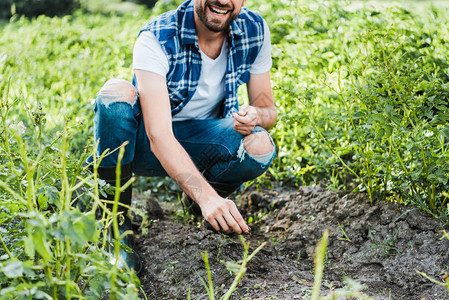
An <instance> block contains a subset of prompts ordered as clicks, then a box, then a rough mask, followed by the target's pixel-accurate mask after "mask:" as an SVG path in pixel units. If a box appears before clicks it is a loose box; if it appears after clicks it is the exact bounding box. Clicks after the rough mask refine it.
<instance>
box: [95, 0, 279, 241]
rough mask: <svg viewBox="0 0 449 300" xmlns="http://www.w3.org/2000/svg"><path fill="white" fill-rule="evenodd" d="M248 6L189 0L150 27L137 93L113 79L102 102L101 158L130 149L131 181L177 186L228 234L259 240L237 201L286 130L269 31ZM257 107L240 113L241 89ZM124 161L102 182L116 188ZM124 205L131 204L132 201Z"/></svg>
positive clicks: (137, 61) (136, 59)
mask: <svg viewBox="0 0 449 300" xmlns="http://www.w3.org/2000/svg"><path fill="white" fill-rule="evenodd" d="M245 1H246V0H187V1H186V2H184V3H183V4H181V5H180V6H179V8H178V9H177V10H174V11H170V12H167V13H164V14H162V15H160V16H159V17H157V18H156V19H154V20H152V21H150V22H149V23H147V24H146V25H145V26H144V27H143V29H142V30H141V31H140V33H139V37H138V39H137V41H136V44H135V47H134V56H133V70H134V73H135V74H134V75H135V76H134V79H133V84H134V85H131V84H130V83H129V82H127V81H124V80H120V79H113V80H109V81H108V82H107V83H106V84H105V85H104V86H103V88H102V89H101V91H100V92H99V94H98V98H97V99H96V105H95V112H96V115H95V120H94V133H95V139H99V148H98V153H99V154H100V153H102V152H103V151H104V150H105V149H108V148H109V149H115V148H117V147H118V146H120V145H121V144H122V143H123V142H124V141H129V143H128V144H127V145H126V148H125V156H124V158H123V161H122V177H123V181H122V184H123V182H124V180H126V178H129V177H130V176H131V174H132V172H134V173H135V174H137V175H143V176H166V175H169V176H170V177H171V178H173V179H174V180H175V181H176V182H177V183H178V184H179V186H180V187H181V188H182V190H183V191H184V192H185V194H186V195H187V196H188V197H190V199H192V200H193V201H194V202H195V203H196V204H198V206H199V208H200V210H201V213H202V215H203V216H204V218H205V220H207V222H209V223H210V224H211V225H212V227H213V228H214V229H215V230H217V231H219V230H224V231H226V232H231V231H234V232H236V233H238V234H241V233H245V234H248V233H249V232H250V228H249V227H248V225H247V224H246V223H245V221H244V219H243V218H242V216H241V214H240V212H239V211H238V209H237V207H236V205H235V204H234V202H233V201H232V200H229V199H226V197H227V196H228V195H230V194H231V193H232V192H233V191H234V190H235V189H236V188H238V187H239V186H240V185H241V184H242V183H243V182H245V181H248V180H251V179H254V178H256V177H257V176H259V175H261V174H262V173H263V172H265V171H266V170H267V169H268V167H269V165H270V164H271V161H272V159H273V157H274V156H275V149H274V144H273V141H272V139H271V137H270V135H269V134H268V133H267V131H266V130H267V129H269V128H270V127H271V126H273V124H274V123H275V121H276V118H277V113H276V109H275V107H274V103H273V98H272V92H271V84H270V75H269V70H270V68H271V44H270V34H269V29H268V26H267V24H266V22H265V21H264V20H263V19H262V18H261V17H260V16H259V15H258V14H257V13H254V12H251V11H249V10H247V9H246V8H243V5H244V3H245ZM244 83H247V90H248V98H249V105H242V106H241V107H240V108H239V106H238V101H237V89H238V87H239V85H241V84H244ZM116 165H117V154H116V153H115V154H112V155H109V156H107V157H106V158H105V159H104V160H103V161H102V163H101V168H100V177H101V178H103V179H105V180H108V181H109V182H110V183H111V184H112V185H113V184H114V183H115V182H114V179H115V173H114V171H115V166H116ZM120 201H121V202H122V203H125V204H130V201H131V192H130V191H129V190H128V191H126V192H125V193H123V194H122V195H121V199H120Z"/></svg>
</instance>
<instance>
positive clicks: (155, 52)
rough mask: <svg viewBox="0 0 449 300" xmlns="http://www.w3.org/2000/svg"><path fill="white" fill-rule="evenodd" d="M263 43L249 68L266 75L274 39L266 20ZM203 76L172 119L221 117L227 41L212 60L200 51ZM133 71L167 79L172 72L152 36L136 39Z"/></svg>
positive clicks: (142, 35)
mask: <svg viewBox="0 0 449 300" xmlns="http://www.w3.org/2000/svg"><path fill="white" fill-rule="evenodd" d="M264 32H265V33H264V42H263V45H262V48H261V50H260V52H259V54H258V55H257V57H256V60H255V61H254V63H253V64H252V65H251V67H250V70H249V71H250V73H251V74H262V73H266V72H268V71H269V70H270V69H271V66H272V61H271V36H270V29H269V28H268V24H267V23H266V22H265V20H264ZM200 54H201V60H202V64H201V74H200V78H199V81H198V87H197V88H196V90H195V93H194V94H193V96H192V99H190V101H189V102H188V103H187V104H186V105H185V106H184V108H183V109H182V110H181V111H180V112H179V113H177V114H176V115H175V116H173V121H184V120H189V119H213V118H219V117H220V116H219V113H220V108H221V103H222V101H223V99H224V98H225V75H226V64H227V59H228V45H227V42H226V40H225V42H224V43H223V46H222V49H221V53H220V55H219V56H218V57H217V58H216V59H212V58H210V57H208V56H207V55H206V54H204V53H203V52H202V51H201V50H200ZM133 70H144V71H149V72H153V73H156V74H159V75H161V76H163V77H166V75H167V73H168V71H169V64H168V59H167V56H166V55H165V53H164V51H163V50H162V48H161V45H160V44H159V41H158V40H157V38H156V37H155V36H154V34H153V33H151V32H149V31H143V32H142V33H141V34H140V35H139V37H138V38H137V40H136V43H135V45H134V51H133Z"/></svg>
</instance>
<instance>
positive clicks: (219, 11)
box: [209, 6, 228, 15]
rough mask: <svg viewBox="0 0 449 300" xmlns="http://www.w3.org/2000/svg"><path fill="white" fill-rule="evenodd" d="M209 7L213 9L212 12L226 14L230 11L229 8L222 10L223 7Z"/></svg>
mask: <svg viewBox="0 0 449 300" xmlns="http://www.w3.org/2000/svg"><path fill="white" fill-rule="evenodd" d="M209 8H210V10H211V11H212V12H214V13H216V14H220V15H225V14H227V13H228V11H227V10H222V9H218V8H215V7H211V6H209Z"/></svg>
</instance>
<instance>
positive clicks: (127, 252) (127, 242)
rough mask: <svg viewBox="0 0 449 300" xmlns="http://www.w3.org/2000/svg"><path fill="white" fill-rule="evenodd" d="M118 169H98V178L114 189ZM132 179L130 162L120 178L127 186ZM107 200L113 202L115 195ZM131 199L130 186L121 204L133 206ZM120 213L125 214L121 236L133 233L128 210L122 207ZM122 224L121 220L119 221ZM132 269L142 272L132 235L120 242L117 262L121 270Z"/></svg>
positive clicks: (119, 209)
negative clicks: (128, 232) (129, 232)
mask: <svg viewBox="0 0 449 300" xmlns="http://www.w3.org/2000/svg"><path fill="white" fill-rule="evenodd" d="M115 170H116V167H99V168H98V177H99V178H100V179H102V180H105V181H106V182H107V183H109V184H110V185H111V186H112V187H114V186H115V185H116V173H115ZM131 177H132V162H129V163H127V164H123V165H122V166H121V178H120V184H121V185H123V184H125V183H126V182H127V181H128V180H129V179H130V178H131ZM105 198H106V200H109V201H113V200H114V198H115V195H114V193H111V194H107V195H106V197H105ZM131 198H132V186H131V185H130V186H129V187H128V188H126V190H125V191H123V192H121V193H120V200H119V202H120V203H122V204H126V205H128V206H130V205H131ZM106 206H107V208H108V209H109V210H111V211H112V204H107V205H106ZM118 211H119V212H123V215H124V216H125V217H124V220H123V219H122V220H123V223H122V224H119V235H122V234H123V233H124V232H125V231H128V230H131V231H132V225H131V220H130V219H129V218H128V217H127V216H126V213H127V209H126V208H125V207H123V206H121V205H119V207H118ZM119 223H120V220H119ZM109 234H110V245H109V246H110V247H109V252H110V253H112V254H114V253H115V250H114V243H113V239H112V235H113V234H112V230H110V231H109ZM111 263H115V257H113V258H112V261H111ZM125 264H126V266H127V267H128V268H130V269H133V270H134V271H135V272H136V274H139V273H140V272H141V271H142V267H143V265H142V262H141V260H140V256H139V254H138V253H137V252H136V251H135V250H134V237H133V236H132V235H130V234H129V235H127V236H125V237H124V238H123V239H122V240H121V241H120V251H119V261H118V262H117V267H118V268H119V269H126V266H125Z"/></svg>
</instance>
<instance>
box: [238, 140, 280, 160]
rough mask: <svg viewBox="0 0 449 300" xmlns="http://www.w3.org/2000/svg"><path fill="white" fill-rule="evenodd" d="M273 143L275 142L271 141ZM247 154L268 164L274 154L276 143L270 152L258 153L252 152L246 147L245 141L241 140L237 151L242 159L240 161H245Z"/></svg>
mask: <svg viewBox="0 0 449 300" xmlns="http://www.w3.org/2000/svg"><path fill="white" fill-rule="evenodd" d="M271 143H272V144H273V142H271ZM245 154H247V155H248V156H249V157H251V158H252V159H254V160H255V161H257V162H258V163H260V164H262V165H267V164H269V163H270V161H271V159H272V157H273V154H274V144H273V150H271V151H270V152H268V153H265V154H261V155H256V154H250V153H248V152H247V151H246V149H245V142H244V140H242V141H241V142H240V147H239V150H238V151H237V157H238V158H239V159H240V161H243V160H244V159H245Z"/></svg>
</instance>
